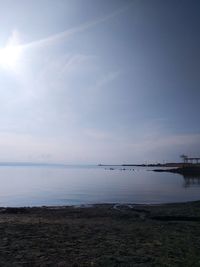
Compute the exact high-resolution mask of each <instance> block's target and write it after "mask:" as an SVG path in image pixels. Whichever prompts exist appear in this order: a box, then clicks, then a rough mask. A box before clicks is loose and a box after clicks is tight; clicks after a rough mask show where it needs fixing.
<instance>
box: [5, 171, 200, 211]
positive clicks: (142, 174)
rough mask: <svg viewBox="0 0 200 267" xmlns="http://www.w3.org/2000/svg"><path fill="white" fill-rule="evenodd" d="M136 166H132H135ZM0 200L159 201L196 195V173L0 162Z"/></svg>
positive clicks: (73, 202)
mask: <svg viewBox="0 0 200 267" xmlns="http://www.w3.org/2000/svg"><path fill="white" fill-rule="evenodd" d="M133 168H134V167H133ZM0 184H1V186H0V206H41V205H79V204H94V203H163V202H182V201H190V200H199V199H200V179H199V178H198V177H183V176H181V175H179V174H173V173H156V172H152V171H150V170H148V169H147V168H139V167H135V168H134V170H132V168H131V169H126V170H120V167H114V169H113V170H110V168H109V167H108V168H107V169H105V167H96V166H82V167H81V166H68V167H50V166H43V167H42V166H38V167H36V166H34V167H33V166H32V167H29V166H24V167H22V166H1V167H0Z"/></svg>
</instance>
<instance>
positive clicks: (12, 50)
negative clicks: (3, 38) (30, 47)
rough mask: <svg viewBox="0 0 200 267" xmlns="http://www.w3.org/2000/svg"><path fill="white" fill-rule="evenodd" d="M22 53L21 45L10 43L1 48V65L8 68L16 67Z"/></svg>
mask: <svg viewBox="0 0 200 267" xmlns="http://www.w3.org/2000/svg"><path fill="white" fill-rule="evenodd" d="M20 54H21V48H20V46H12V45H8V46H6V47H5V48H2V49H0V66H1V67H3V68H6V69H14V68H16V66H17V63H18V60H19V58H20Z"/></svg>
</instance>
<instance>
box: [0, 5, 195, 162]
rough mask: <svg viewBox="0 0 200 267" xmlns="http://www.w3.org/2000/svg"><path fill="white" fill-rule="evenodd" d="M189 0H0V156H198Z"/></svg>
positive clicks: (1, 159)
mask: <svg viewBox="0 0 200 267" xmlns="http://www.w3.org/2000/svg"><path fill="white" fill-rule="evenodd" d="M199 11H200V2H199V1H198V0H192V1H189V0H182V1H181V0H169V1H164V0H151V1H148V0H110V1H106V0H95V1H92V0H85V1H82V0H73V1H72V0H58V1H53V0H41V1H33V0H29V1H25V0H20V1H14V0H11V1H1V2H0V17H1V34H0V122H1V123H0V162H45V163H68V164H98V163H105V164H107V163H108V164H123V163H135V164H137V163H145V162H148V163H149V162H150V163H153V162H161V163H162V162H163V161H165V162H166V161H168V162H173V161H175V162H178V161H181V160H180V158H179V156H180V155H181V154H183V153H184V154H186V155H188V156H193V157H197V156H200V124H199V119H198V117H197V116H198V114H199V113H200V105H199V100H200V75H199V74H200V34H199V25H200V17H199Z"/></svg>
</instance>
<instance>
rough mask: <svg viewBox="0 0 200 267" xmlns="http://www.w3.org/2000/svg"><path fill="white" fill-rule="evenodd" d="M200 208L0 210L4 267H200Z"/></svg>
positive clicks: (0, 253)
mask: <svg viewBox="0 0 200 267" xmlns="http://www.w3.org/2000/svg"><path fill="white" fill-rule="evenodd" d="M199 251H200V202H190V203H182V204H166V205H111V204H108V205H106V204H105V205H94V206H92V207H84V208H83V207H41V208H0V266H9V267H10V266H15V267H17V266H60V267H61V266H74V267H75V266H76V267H78V266H87V267H88V266H124V267H129V266H145V267H148V266H187V267H188V266H200V253H199Z"/></svg>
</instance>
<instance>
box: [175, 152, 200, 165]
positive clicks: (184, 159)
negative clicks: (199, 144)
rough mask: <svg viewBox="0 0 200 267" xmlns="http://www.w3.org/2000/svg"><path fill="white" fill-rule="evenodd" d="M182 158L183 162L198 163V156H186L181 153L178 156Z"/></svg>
mask: <svg viewBox="0 0 200 267" xmlns="http://www.w3.org/2000/svg"><path fill="white" fill-rule="evenodd" d="M180 157H181V158H182V159H183V162H184V164H197V165H198V164H199V163H200V158H197V157H192V158H191V157H188V156H186V155H184V154H183V155H181V156H180Z"/></svg>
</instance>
